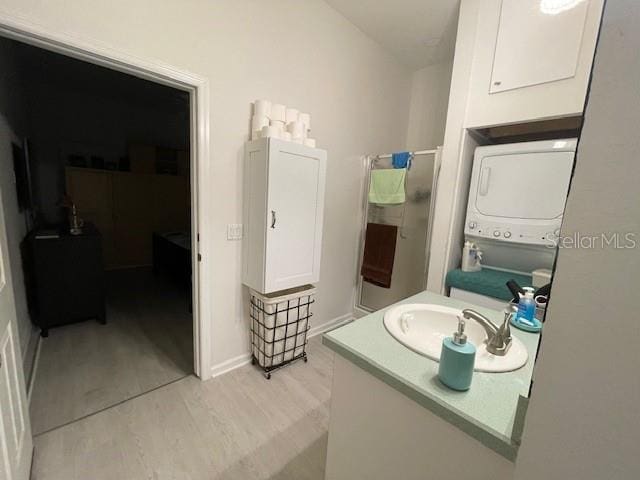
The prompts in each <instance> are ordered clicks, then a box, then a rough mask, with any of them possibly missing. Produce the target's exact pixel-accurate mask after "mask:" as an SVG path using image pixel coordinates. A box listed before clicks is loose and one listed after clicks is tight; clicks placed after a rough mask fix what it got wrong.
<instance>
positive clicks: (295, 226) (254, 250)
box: [242, 138, 327, 294]
mask: <svg viewBox="0 0 640 480" xmlns="http://www.w3.org/2000/svg"><path fill="white" fill-rule="evenodd" d="M326 162H327V152H326V151H325V150H320V149H318V148H311V147H307V146H305V145H300V144H297V143H293V142H288V141H284V140H278V139H274V138H262V139H259V140H255V141H252V142H247V144H246V148H245V159H244V237H243V245H242V247H243V248H242V250H243V265H242V283H244V284H245V285H247V286H248V287H249V288H252V289H253V290H255V291H257V292H260V293H265V294H266V293H272V292H276V291H280V290H285V289H287V288H292V287H297V286H301V285H305V284H310V283H315V282H317V281H318V280H319V279H320V256H321V247H322V221H323V213H324V187H325V177H326Z"/></svg>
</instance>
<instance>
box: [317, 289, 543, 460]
mask: <svg viewBox="0 0 640 480" xmlns="http://www.w3.org/2000/svg"><path fill="white" fill-rule="evenodd" d="M398 303H432V304H437V305H444V306H449V307H457V308H468V307H472V308H475V309H476V310H478V311H479V312H480V313H482V314H484V315H486V316H487V317H488V318H490V319H491V320H493V321H494V322H495V323H500V322H501V321H502V319H503V315H502V313H500V312H497V311H495V310H489V309H486V308H482V307H474V306H472V305H470V304H468V303H466V302H462V301H459V300H455V299H452V298H449V297H444V296H442V295H437V294H434V293H430V292H422V293H419V294H417V295H414V296H412V297H409V298H407V299H405V300H403V301H401V302H398ZM385 310H386V309H384V310H380V311H378V312H375V313H372V314H370V315H367V316H366V317H362V318H360V319H357V320H355V321H353V322H352V323H349V324H347V325H345V326H343V327H340V328H337V329H335V330H332V331H331V332H329V333H326V334H324V336H323V338H322V341H323V343H324V344H325V345H327V346H328V347H329V348H331V349H332V350H334V351H335V352H336V353H338V354H339V355H341V356H343V357H344V358H346V359H347V360H349V361H351V362H352V363H354V364H355V365H358V366H359V367H361V368H362V369H364V370H365V371H367V372H368V373H370V374H371V375H373V376H374V377H376V378H378V379H380V380H382V381H383V382H385V383H386V384H388V385H389V386H391V387H393V388H394V389H396V390H398V391H399V392H401V393H402V394H404V395H406V396H408V397H409V398H411V399H412V400H414V401H416V402H418V403H419V404H420V405H422V406H423V407H425V408H427V409H429V410H430V411H432V412H433V413H434V414H436V415H438V416H439V417H441V418H442V419H444V420H446V421H448V422H449V423H451V424H452V425H454V426H456V427H458V428H460V429H461V430H463V431H464V432H466V433H467V434H469V435H471V436H472V437H474V438H476V439H477V440H479V441H481V442H482V443H483V444H485V445H486V446H487V447H488V448H491V449H492V450H494V451H496V452H497V453H499V454H500V455H502V456H504V457H505V458H507V459H509V460H511V461H513V460H515V458H516V454H517V451H518V443H519V441H518V439H515V440H514V438H513V433H514V428H513V427H514V420H515V418H516V411H517V406H518V398H519V396H521V395H522V396H524V397H527V396H528V395H529V385H530V383H531V375H532V373H533V364H534V359H535V355H536V350H537V347H538V340H539V335H538V334H533V333H526V332H523V331H520V330H516V329H515V328H512V329H511V334H512V335H513V336H514V337H518V338H519V339H520V341H522V343H523V344H524V345H525V346H526V347H527V350H528V352H529V359H528V360H527V364H526V365H525V366H524V367H522V368H521V369H519V370H516V371H515V372H507V373H483V372H474V375H473V382H472V384H471V389H470V390H468V391H467V392H456V391H453V390H450V389H448V388H447V387H445V386H444V385H442V384H441V383H440V381H439V380H438V377H437V374H438V362H435V361H433V360H430V359H428V358H426V357H423V356H422V355H419V354H417V353H415V352H413V351H412V350H409V349H408V348H407V347H405V346H404V345H402V344H401V343H400V342H398V341H397V340H396V339H395V338H393V337H392V336H391V335H390V334H389V333H388V332H387V330H386V329H385V327H384V324H383V323H382V320H383V316H384V312H385ZM522 414H523V412H522V411H518V414H517V415H518V417H519V416H520V415H522ZM519 420H521V419H519ZM516 435H517V433H516Z"/></svg>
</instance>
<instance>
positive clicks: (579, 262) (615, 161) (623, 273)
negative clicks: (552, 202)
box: [516, 0, 640, 480]
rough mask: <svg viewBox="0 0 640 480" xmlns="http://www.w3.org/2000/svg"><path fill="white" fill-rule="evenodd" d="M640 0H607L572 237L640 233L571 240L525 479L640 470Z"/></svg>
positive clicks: (526, 445) (561, 263)
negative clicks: (614, 242)
mask: <svg viewBox="0 0 640 480" xmlns="http://www.w3.org/2000/svg"><path fill="white" fill-rule="evenodd" d="M638 22H640V3H638V2H637V1H636V0H618V1H615V2H607V5H606V7H605V11H604V18H603V24H602V30H601V32H600V40H599V44H598V47H597V50H596V57H595V63H594V70H593V80H592V83H591V91H590V94H589V96H588V100H587V107H586V111H585V121H584V128H583V131H582V135H581V138H580V141H579V144H578V152H577V157H576V167H575V173H574V177H573V180H572V182H571V190H570V193H569V198H568V201H567V206H566V211H565V215H564V221H563V225H562V236H564V237H571V236H573V235H574V234H576V233H578V232H579V233H580V234H581V235H583V236H587V235H599V234H600V233H616V232H617V233H620V234H624V233H627V232H629V233H634V234H635V240H636V241H637V242H639V243H638V244H636V247H635V248H633V249H615V248H613V247H611V246H609V247H605V248H592V249H567V248H564V249H562V248H561V249H560V252H559V255H558V261H557V270H556V274H555V277H554V282H553V292H552V297H551V301H550V305H549V311H548V313H547V322H546V324H545V328H544V330H543V338H542V349H541V351H540V355H539V357H538V361H537V364H536V371H535V381H534V385H533V391H532V396H531V403H530V405H529V411H528V413H527V418H526V425H525V430H524V435H523V439H522V446H521V448H520V453H519V456H518V462H517V465H516V478H517V479H518V480H534V479H542V478H550V479H574V478H580V479H594V480H595V479H598V480H599V479H605V478H606V479H608V480H609V479H610V480H618V479H619V480H628V479H632V478H640V455H638V452H639V451H640V450H639V447H638V440H639V438H640V437H639V435H640V434H639V432H640V415H639V414H638V405H640V375H639V374H638V369H639V367H640V363H639V361H638V348H637V347H638V345H639V344H640V323H639V320H638V301H637V295H636V294H635V291H636V290H637V287H638V272H639V271H640V203H639V202H638V179H640V162H638V158H639V157H640V137H639V136H638V131H637V128H638V125H639V124H640V91H639V90H638V85H640V64H639V63H638V50H640V30H638V27H637V26H638Z"/></svg>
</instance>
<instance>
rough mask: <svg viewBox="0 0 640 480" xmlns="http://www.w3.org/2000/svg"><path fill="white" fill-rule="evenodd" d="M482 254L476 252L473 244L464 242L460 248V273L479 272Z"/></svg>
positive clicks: (478, 251) (476, 249)
mask: <svg viewBox="0 0 640 480" xmlns="http://www.w3.org/2000/svg"><path fill="white" fill-rule="evenodd" d="M481 259H482V252H481V251H480V250H478V247H477V246H476V244H475V243H473V242H469V241H466V242H464V247H463V248H462V267H461V268H462V271H463V272H479V271H480V270H481V269H482V265H480V260H481Z"/></svg>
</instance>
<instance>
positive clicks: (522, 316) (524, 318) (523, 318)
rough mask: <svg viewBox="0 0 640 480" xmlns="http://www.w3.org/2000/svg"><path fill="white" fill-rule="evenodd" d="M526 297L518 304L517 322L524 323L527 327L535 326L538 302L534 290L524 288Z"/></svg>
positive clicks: (521, 298)
mask: <svg viewBox="0 0 640 480" xmlns="http://www.w3.org/2000/svg"><path fill="white" fill-rule="evenodd" d="M523 290H524V295H521V296H520V301H519V302H518V312H517V314H516V322H522V323H524V324H526V325H530V326H532V325H534V321H533V320H534V318H535V317H536V302H535V300H534V298H533V292H534V290H533V288H531V287H524V288H523Z"/></svg>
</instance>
